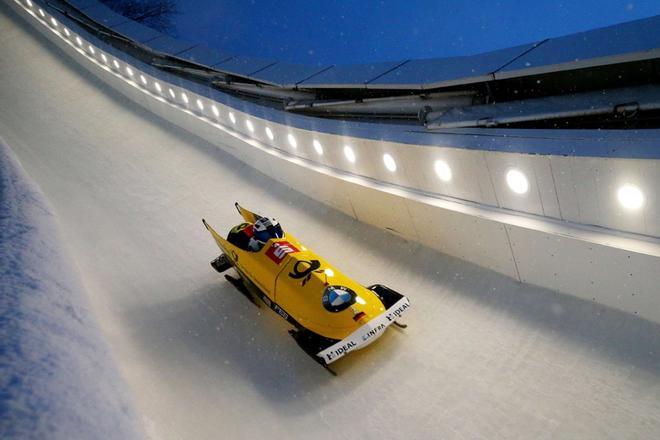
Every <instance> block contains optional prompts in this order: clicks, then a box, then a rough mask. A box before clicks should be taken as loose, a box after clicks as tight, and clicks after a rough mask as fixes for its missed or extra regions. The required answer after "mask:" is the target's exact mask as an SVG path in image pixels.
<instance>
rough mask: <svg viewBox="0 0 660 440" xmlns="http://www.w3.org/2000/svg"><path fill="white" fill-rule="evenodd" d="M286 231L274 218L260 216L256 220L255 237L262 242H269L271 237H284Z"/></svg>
mask: <svg viewBox="0 0 660 440" xmlns="http://www.w3.org/2000/svg"><path fill="white" fill-rule="evenodd" d="M283 236H284V232H283V231H282V227H281V226H280V224H279V223H278V222H277V220H275V219H274V218H268V217H259V219H257V221H256V222H254V237H255V238H256V239H257V240H259V241H262V242H264V243H265V242H267V241H268V240H270V239H271V238H282V237H283Z"/></svg>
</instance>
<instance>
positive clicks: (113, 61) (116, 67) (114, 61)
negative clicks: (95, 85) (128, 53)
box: [112, 60, 119, 69]
mask: <svg viewBox="0 0 660 440" xmlns="http://www.w3.org/2000/svg"><path fill="white" fill-rule="evenodd" d="M112 64H114V65H115V69H119V61H117V60H112Z"/></svg>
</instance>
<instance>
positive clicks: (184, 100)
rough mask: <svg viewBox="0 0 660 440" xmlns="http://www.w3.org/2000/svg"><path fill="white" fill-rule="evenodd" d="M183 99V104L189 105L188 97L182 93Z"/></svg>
mask: <svg viewBox="0 0 660 440" xmlns="http://www.w3.org/2000/svg"><path fill="white" fill-rule="evenodd" d="M181 99H182V100H183V102H185V103H186V104H188V95H186V94H185V93H184V92H182V93H181Z"/></svg>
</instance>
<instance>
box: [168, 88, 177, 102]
mask: <svg viewBox="0 0 660 440" xmlns="http://www.w3.org/2000/svg"><path fill="white" fill-rule="evenodd" d="M168 92H169V93H170V98H172V99H174V98H176V93H174V90H172V87H170V88H169V90H168Z"/></svg>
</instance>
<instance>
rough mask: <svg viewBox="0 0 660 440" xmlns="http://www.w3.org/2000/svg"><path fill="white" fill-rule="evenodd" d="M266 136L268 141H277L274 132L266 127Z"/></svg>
mask: <svg viewBox="0 0 660 440" xmlns="http://www.w3.org/2000/svg"><path fill="white" fill-rule="evenodd" d="M266 136H268V139H270V140H271V141H272V140H273V139H275V135H274V134H273V130H271V129H270V127H266Z"/></svg>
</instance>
